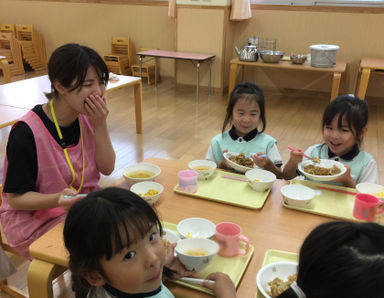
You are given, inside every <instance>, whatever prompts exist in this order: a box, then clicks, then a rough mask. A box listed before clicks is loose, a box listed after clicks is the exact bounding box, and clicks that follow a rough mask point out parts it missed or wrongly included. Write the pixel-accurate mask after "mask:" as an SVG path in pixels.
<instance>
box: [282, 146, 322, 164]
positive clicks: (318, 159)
mask: <svg viewBox="0 0 384 298" xmlns="http://www.w3.org/2000/svg"><path fill="white" fill-rule="evenodd" d="M288 149H289V150H292V151H293V152H299V150H297V149H295V148H293V147H291V146H288ZM301 155H303V156H304V157H306V158H309V159H311V160H312V161H313V162H315V163H320V158H318V157H310V156H308V155H306V154H304V153H301Z"/></svg>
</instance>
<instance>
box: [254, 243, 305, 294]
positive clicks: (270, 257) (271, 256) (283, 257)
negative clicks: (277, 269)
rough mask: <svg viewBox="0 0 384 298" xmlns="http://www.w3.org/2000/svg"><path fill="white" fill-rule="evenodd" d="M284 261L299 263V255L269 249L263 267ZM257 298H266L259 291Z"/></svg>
mask: <svg viewBox="0 0 384 298" xmlns="http://www.w3.org/2000/svg"><path fill="white" fill-rule="evenodd" d="M282 261H290V262H297V263H298V262H299V255H298V254H296V253H293V252H288V251H282V250H276V249H268V250H267V251H266V252H265V255H264V260H263V265H262V267H263V266H265V265H268V264H271V263H276V262H282ZM255 298H264V295H263V294H261V293H260V291H259V290H257V291H256V294H255Z"/></svg>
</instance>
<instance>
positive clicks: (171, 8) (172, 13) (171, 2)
mask: <svg viewBox="0 0 384 298" xmlns="http://www.w3.org/2000/svg"><path fill="white" fill-rule="evenodd" d="M168 17H169V18H176V0H168Z"/></svg>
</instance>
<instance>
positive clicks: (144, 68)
mask: <svg viewBox="0 0 384 298" xmlns="http://www.w3.org/2000/svg"><path fill="white" fill-rule="evenodd" d="M148 50H153V49H149V48H141V49H139V52H144V51H148ZM155 59H156V58H153V57H144V58H143V60H142V65H141V77H143V78H147V82H148V85H151V84H153V82H154V80H155V77H157V82H159V81H160V74H159V65H157V69H156V67H155V63H156V60H155ZM155 71H157V76H155ZM132 75H133V76H135V77H140V63H138V64H134V65H132ZM151 76H153V77H154V79H153V81H152V79H151Z"/></svg>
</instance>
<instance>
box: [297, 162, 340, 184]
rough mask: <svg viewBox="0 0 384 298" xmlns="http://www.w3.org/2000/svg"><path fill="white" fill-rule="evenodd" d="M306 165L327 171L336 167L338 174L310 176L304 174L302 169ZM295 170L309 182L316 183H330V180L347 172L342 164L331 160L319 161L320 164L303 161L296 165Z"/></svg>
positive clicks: (306, 173)
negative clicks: (338, 170)
mask: <svg viewBox="0 0 384 298" xmlns="http://www.w3.org/2000/svg"><path fill="white" fill-rule="evenodd" d="M308 165H313V166H315V167H321V168H327V169H331V168H332V167H333V166H336V167H338V168H339V169H340V172H339V173H337V174H334V175H315V174H310V173H308V172H306V171H305V169H304V167H306V166H308ZM297 168H298V169H299V171H300V172H301V173H302V174H303V175H304V176H306V177H307V178H309V179H311V180H316V181H332V180H335V179H336V178H337V177H340V176H341V175H343V174H344V173H345V172H346V171H347V168H346V167H345V166H344V164H342V163H341V162H339V161H336V160H332V159H320V164H317V163H314V162H313V161H312V160H303V161H302V162H301V163H299V164H298V166H297Z"/></svg>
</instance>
